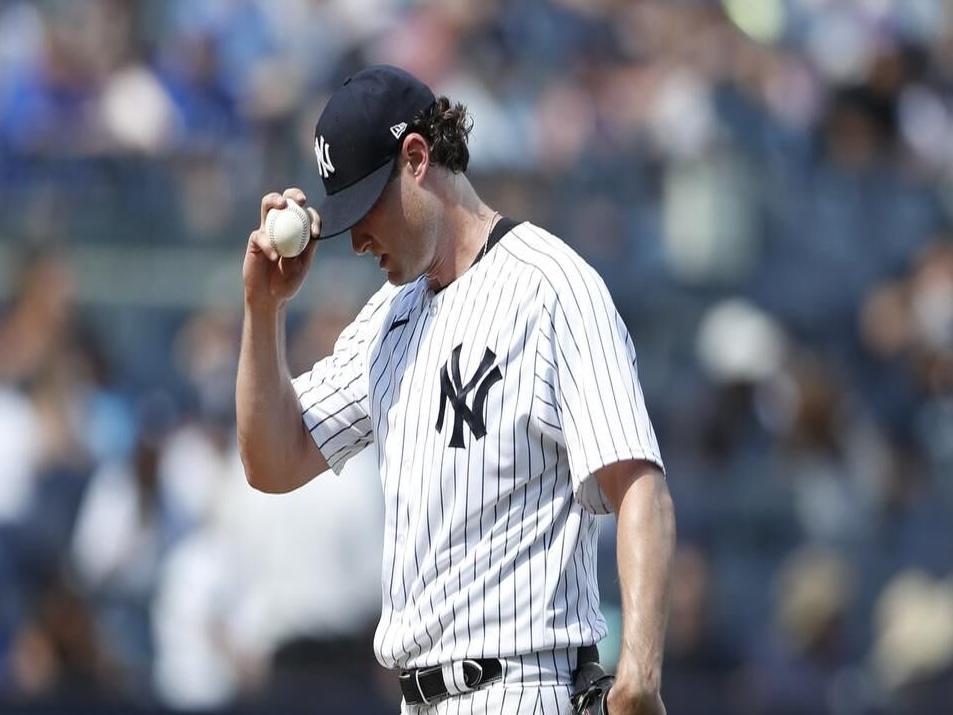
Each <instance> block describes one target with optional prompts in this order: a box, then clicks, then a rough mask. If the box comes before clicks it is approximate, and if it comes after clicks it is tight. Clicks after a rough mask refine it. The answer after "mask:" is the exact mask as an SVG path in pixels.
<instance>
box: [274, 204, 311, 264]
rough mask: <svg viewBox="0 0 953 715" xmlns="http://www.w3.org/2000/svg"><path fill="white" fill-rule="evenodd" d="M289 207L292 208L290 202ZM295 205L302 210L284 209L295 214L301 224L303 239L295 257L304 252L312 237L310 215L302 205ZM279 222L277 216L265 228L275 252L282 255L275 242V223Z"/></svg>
mask: <svg viewBox="0 0 953 715" xmlns="http://www.w3.org/2000/svg"><path fill="white" fill-rule="evenodd" d="M288 205H289V206H291V202H290V201H289V202H288ZM294 205H295V206H297V207H298V209H300V211H296V210H295V209H292V208H289V209H284V210H286V211H291V213H293V214H294V215H295V216H296V217H297V219H298V221H300V222H301V238H300V240H299V241H298V250H297V251H296V252H295V255H298V254H300V253H301V252H302V251H303V250H304V247H305V244H306V243H307V242H308V239H309V238H310V236H311V225H310V221H309V219H308V214H307V212H306V211H305V210H304V209H303V208H302V207H301V204H298V203H295V204H294ZM277 221H278V216H277V214H276V215H275V218H274V219H272V220H271V221H266V226H265V228H266V229H267V231H268V240H269V241H270V242H271V247H272V248H273V249H275V251H276V252H277V253H278V254H279V255H280V253H281V252H280V251H278V242H277V241H276V240H275V223H276V222H277Z"/></svg>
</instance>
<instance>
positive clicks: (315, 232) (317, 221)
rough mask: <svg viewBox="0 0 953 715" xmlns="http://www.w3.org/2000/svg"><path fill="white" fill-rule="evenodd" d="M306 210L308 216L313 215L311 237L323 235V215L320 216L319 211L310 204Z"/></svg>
mask: <svg viewBox="0 0 953 715" xmlns="http://www.w3.org/2000/svg"><path fill="white" fill-rule="evenodd" d="M305 211H307V212H308V216H310V217H311V238H317V237H318V236H320V235H321V217H320V216H318V212H317V211H315V210H314V209H313V208H311V207H310V206H308V207H307V208H306V209H305Z"/></svg>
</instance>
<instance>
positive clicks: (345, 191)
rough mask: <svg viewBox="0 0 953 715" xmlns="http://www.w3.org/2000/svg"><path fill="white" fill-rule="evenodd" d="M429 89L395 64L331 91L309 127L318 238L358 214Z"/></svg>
mask: <svg viewBox="0 0 953 715" xmlns="http://www.w3.org/2000/svg"><path fill="white" fill-rule="evenodd" d="M435 101H436V100H435V98H434V95H433V92H432V91H431V90H430V88H429V87H427V85H425V84H424V83H423V82H421V81H420V80H419V79H417V78H416V77H414V76H413V75H411V74H409V73H408V72H405V71H404V70H402V69H400V68H398V67H391V66H390V65H375V66H373V67H368V68H367V69H364V70H361V71H360V72H358V73H357V74H354V75H352V76H351V77H349V78H348V79H347V80H346V81H345V82H344V84H343V85H342V86H341V87H340V88H339V89H338V90H337V91H335V92H334V94H332V95H331V99H329V100H328V104H327V106H326V107H325V108H324V111H323V112H321V117H320V118H319V119H318V124H317V126H316V127H315V129H314V153H315V156H316V157H317V160H318V173H320V174H321V179H322V180H323V181H324V191H325V194H326V198H325V199H324V201H322V202H321V205H320V206H319V207H318V213H319V214H320V216H321V235H320V236H319V238H330V237H331V236H337V235H338V234H341V233H344V232H345V231H347V230H348V229H350V228H351V227H352V226H353V225H354V224H356V223H357V222H358V221H360V220H361V219H362V218H364V216H365V215H367V212H368V211H370V210H371V208H372V207H373V206H374V203H375V202H376V201H377V199H378V198H379V197H380V195H381V193H382V192H383V190H384V186H386V184H387V180H388V179H389V178H390V175H391V172H392V171H393V167H394V162H395V161H396V159H397V156H398V154H399V153H400V147H401V139H402V138H403V137H404V134H405V133H406V131H407V128H408V127H409V126H410V124H411V123H412V122H413V121H414V118H415V117H416V116H417V115H418V114H419V113H420V112H422V111H424V110H426V109H429V108H430V107H431V106H432V105H433V104H434V102H435Z"/></svg>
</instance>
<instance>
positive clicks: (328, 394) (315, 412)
mask: <svg viewBox="0 0 953 715" xmlns="http://www.w3.org/2000/svg"><path fill="white" fill-rule="evenodd" d="M386 292H387V291H385V290H384V289H382V290H381V291H379V292H378V293H377V294H376V295H375V296H374V297H372V298H371V300H370V301H368V303H367V304H366V305H365V306H364V308H363V309H362V310H361V312H360V313H359V314H358V316H357V318H356V319H355V320H354V322H353V323H351V324H350V325H348V326H347V327H346V328H345V329H344V330H343V331H342V332H341V335H340V336H339V337H338V339H337V342H335V344H334V351H333V352H332V354H331V355H329V356H328V357H326V358H324V359H322V360H319V361H318V362H316V363H315V364H314V367H312V368H311V369H310V370H309V371H308V372H305V373H302V374H301V375H299V376H298V377H296V378H294V379H293V380H292V385H293V386H294V389H295V393H296V394H297V396H298V402H299V403H300V405H301V417H302V419H303V420H304V424H305V426H306V427H307V428H308V430H309V431H310V432H311V437H312V438H313V439H314V443H315V444H316V445H317V446H318V449H319V450H320V451H321V455H322V456H323V457H324V458H325V460H326V461H327V463H328V465H329V466H330V467H331V469H333V470H334V472H335V473H336V474H340V473H341V470H342V469H343V468H344V465H345V464H346V463H347V461H348V460H349V459H350V458H351V457H353V456H354V455H356V454H357V453H359V452H360V451H362V450H363V449H364V448H365V447H367V446H368V445H369V444H371V442H373V440H374V438H373V431H372V429H371V419H370V414H369V408H368V399H367V394H368V381H367V354H368V352H369V350H370V348H371V344H372V342H373V338H374V336H376V331H377V330H378V328H379V326H380V317H381V315H382V314H383V313H385V312H386V304H387V300H386Z"/></svg>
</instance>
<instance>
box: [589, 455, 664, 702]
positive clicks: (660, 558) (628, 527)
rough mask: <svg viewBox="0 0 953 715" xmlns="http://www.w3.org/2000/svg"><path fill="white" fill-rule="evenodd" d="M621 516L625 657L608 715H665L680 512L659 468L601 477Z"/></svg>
mask: <svg viewBox="0 0 953 715" xmlns="http://www.w3.org/2000/svg"><path fill="white" fill-rule="evenodd" d="M596 477H597V479H598V480H599V485H600V486H601V487H602V490H603V492H604V493H605V494H606V496H607V497H608V498H609V502H610V503H611V504H612V508H613V510H614V511H615V512H616V514H617V515H618V527H617V528H618V533H617V537H616V542H617V561H618V569H619V587H620V592H621V595H622V651H621V653H620V655H619V665H618V669H617V674H616V683H615V685H614V686H613V688H612V690H610V691H609V697H608V706H609V715H661V714H664V713H665V706H664V705H663V704H662V699H661V695H660V691H661V685H662V654H663V649H664V644H665V624H666V620H667V618H668V608H669V600H670V594H671V571H672V555H673V553H674V550H675V512H674V508H673V505H672V498H671V496H670V495H669V492H668V486H667V485H666V483H665V477H664V476H663V475H662V473H661V471H660V470H659V468H658V467H657V466H656V465H655V464H653V463H652V462H648V461H636V460H629V461H624V462H617V463H615V464H612V465H609V466H607V467H604V468H602V469H600V470H599V471H598V472H597V473H596Z"/></svg>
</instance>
